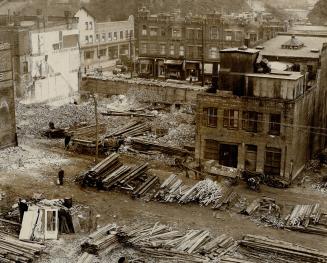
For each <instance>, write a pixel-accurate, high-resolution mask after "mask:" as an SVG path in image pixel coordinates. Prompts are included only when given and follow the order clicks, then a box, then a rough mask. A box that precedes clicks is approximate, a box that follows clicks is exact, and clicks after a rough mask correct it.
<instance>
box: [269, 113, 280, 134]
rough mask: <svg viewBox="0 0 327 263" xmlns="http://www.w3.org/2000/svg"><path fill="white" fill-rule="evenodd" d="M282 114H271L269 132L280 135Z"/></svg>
mask: <svg viewBox="0 0 327 263" xmlns="http://www.w3.org/2000/svg"><path fill="white" fill-rule="evenodd" d="M280 121H281V116H280V114H270V121H269V134H271V135H280Z"/></svg>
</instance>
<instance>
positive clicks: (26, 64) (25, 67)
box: [23, 61, 28, 74]
mask: <svg viewBox="0 0 327 263" xmlns="http://www.w3.org/2000/svg"><path fill="white" fill-rule="evenodd" d="M26 73H28V62H27V61H24V62H23V74H26Z"/></svg>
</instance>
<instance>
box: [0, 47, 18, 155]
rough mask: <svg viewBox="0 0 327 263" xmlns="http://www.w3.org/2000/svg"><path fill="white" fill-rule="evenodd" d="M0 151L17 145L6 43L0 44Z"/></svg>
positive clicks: (9, 61)
mask: <svg viewBox="0 0 327 263" xmlns="http://www.w3.org/2000/svg"><path fill="white" fill-rule="evenodd" d="M0 60H1V63H0V149H2V148H5V147H9V146H15V145H17V136H16V117H15V91H14V85H13V80H12V77H13V70H12V54H11V47H10V45H9V44H8V43H1V44H0Z"/></svg>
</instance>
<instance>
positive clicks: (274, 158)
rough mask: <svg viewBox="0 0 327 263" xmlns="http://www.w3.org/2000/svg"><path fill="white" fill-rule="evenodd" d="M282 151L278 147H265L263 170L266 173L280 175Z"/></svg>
mask: <svg viewBox="0 0 327 263" xmlns="http://www.w3.org/2000/svg"><path fill="white" fill-rule="evenodd" d="M281 159H282V151H281V150H280V149H278V148H267V149H266V156H265V166H264V172H265V174H267V175H280V168H281V167H280V165H281Z"/></svg>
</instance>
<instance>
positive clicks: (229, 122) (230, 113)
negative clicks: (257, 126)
mask: <svg viewBox="0 0 327 263" xmlns="http://www.w3.org/2000/svg"><path fill="white" fill-rule="evenodd" d="M238 122H239V111H238V110H224V128H227V129H238V126H239V123H238Z"/></svg>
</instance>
